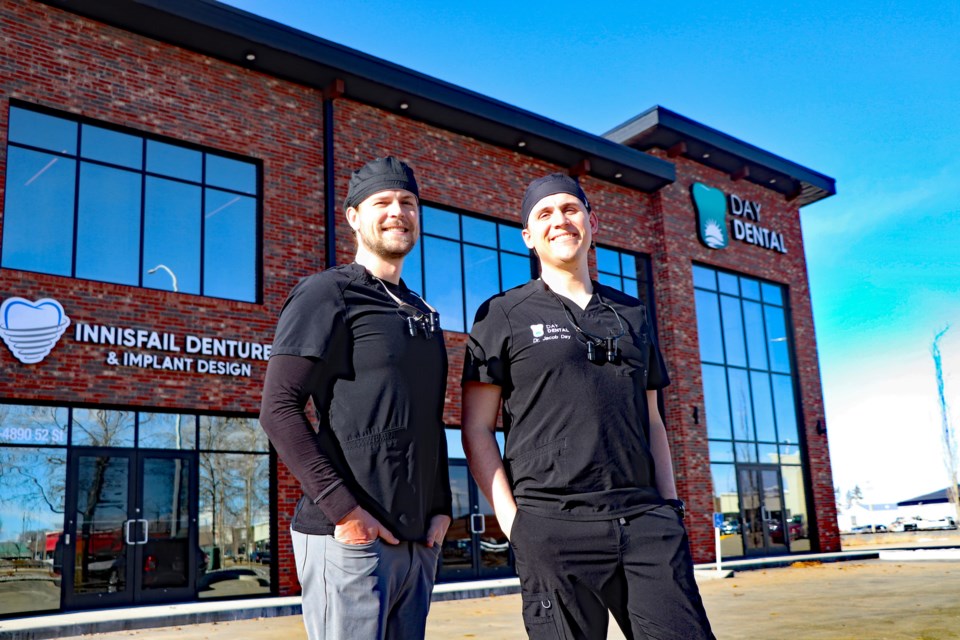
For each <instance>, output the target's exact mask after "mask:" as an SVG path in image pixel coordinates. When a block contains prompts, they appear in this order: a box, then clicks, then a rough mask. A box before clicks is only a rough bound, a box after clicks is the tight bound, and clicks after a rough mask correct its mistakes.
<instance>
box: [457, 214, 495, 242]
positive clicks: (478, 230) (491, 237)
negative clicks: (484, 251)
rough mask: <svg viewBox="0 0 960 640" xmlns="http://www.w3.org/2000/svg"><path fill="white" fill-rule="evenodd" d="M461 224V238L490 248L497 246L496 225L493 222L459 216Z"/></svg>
mask: <svg viewBox="0 0 960 640" xmlns="http://www.w3.org/2000/svg"><path fill="white" fill-rule="evenodd" d="M460 224H461V225H463V239H464V240H466V241H467V242H472V243H474V244H478V245H481V246H484V247H490V248H491V249H493V248H495V247H496V246H497V225H496V223H495V222H490V221H488V220H480V219H479V218H471V217H470V216H460Z"/></svg>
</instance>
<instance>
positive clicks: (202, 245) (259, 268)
mask: <svg viewBox="0 0 960 640" xmlns="http://www.w3.org/2000/svg"><path fill="white" fill-rule="evenodd" d="M14 108H16V109H21V110H24V111H30V112H34V113H39V114H42V115H45V116H49V117H54V118H59V119H61V120H66V121H69V122H73V123H75V124H76V125H77V148H76V153H64V152H57V151H53V150H51V149H46V148H43V147H36V146H33V145H29V144H24V143H21V142H14V141H12V140H10V129H9V122H10V111H11V110H12V109H14ZM7 123H8V127H7V131H6V134H7V135H6V137H7V139H6V149H7V150H8V152H7V154H6V155H7V156H8V162H7V171H6V172H5V174H4V176H3V179H4V181H6V176H7V175H8V174H9V149H10V148H11V147H12V148H17V149H24V150H26V151H32V152H37V153H43V154H47V155H49V156H54V157H58V158H63V159H65V160H70V161H72V162H75V163H76V168H75V177H74V203H73V230H72V232H71V233H72V238H71V242H72V256H71V259H70V274H69V275H64V274H58V273H51V272H47V271H35V270H32V269H22V268H20V267H13V266H7V265H6V264H4V255H3V254H4V246H3V242H2V238H0V268H2V269H10V270H16V271H24V272H27V273H42V274H44V275H52V276H55V277H61V278H71V279H74V280H85V281H89V282H105V283H107V284H111V285H114V286H126V287H135V288H138V289H147V290H154V291H168V292H169V290H167V289H164V288H158V287H150V286H145V285H144V268H145V266H146V265H145V264H144V233H145V227H146V225H145V222H146V212H147V203H146V185H147V179H148V178H159V179H162V180H168V181H171V182H176V183H179V184H185V185H190V186H195V187H197V188H199V190H200V213H201V215H200V227H199V249H198V255H197V261H198V270H199V273H198V288H199V292H198V293H192V292H187V291H177V292H176V293H178V294H180V295H189V296H202V297H206V298H214V299H218V300H230V301H232V302H241V303H248V304H257V305H260V304H263V295H264V294H263V280H264V278H263V207H264V204H263V173H264V172H263V161H262V160H260V159H259V158H253V157H250V156H244V155H240V154H237V153H234V152H232V151H227V150H223V149H217V148H214V147H209V146H204V145H198V144H195V143H191V142H186V141H183V140H178V139H176V138H172V137H169V136H164V135H159V134H155V133H149V132H145V131H141V130H139V129H134V128H131V127H126V126H121V125H117V124H113V123H111V122H107V121H103V120H98V119H95V118H90V117H88V116H84V115H79V114H73V113H69V112H65V111H62V110H59V109H54V108H51V107H48V106H44V105H39V104H35V103H31V102H27V101H23V100H18V99H10V100H9V101H8V104H7ZM85 125H86V126H92V127H97V128H100V129H105V130H109V131H114V132H117V133H121V134H124V135H128V136H134V137H137V138H140V139H141V142H142V144H141V152H142V159H141V167H140V168H139V169H133V168H131V167H129V166H124V165H123V164H115V163H111V162H106V161H103V160H98V159H92V158H87V157H85V156H83V155H82V153H83V149H82V142H83V139H82V136H83V126H85ZM149 141H155V142H159V143H163V144H167V145H171V146H174V147H180V148H183V149H187V150H190V151H194V152H198V153H200V154H202V159H203V161H202V162H201V176H200V181H199V182H196V181H192V180H185V179H183V178H178V177H175V176H171V175H165V174H160V173H156V172H151V171H148V170H147V157H146V154H147V146H148V142H149ZM207 154H211V155H215V156H219V157H223V158H227V159H229V160H235V161H239V162H244V163H247V164H251V165H253V166H254V168H255V171H256V176H255V179H254V183H255V184H254V191H255V192H254V193H247V192H243V191H237V190H235V189H231V188H228V187H222V186H219V185H215V184H208V183H207V181H206V165H207V163H206V161H205V158H206V155H207ZM85 163H86V164H90V165H95V166H99V167H106V168H109V169H114V170H121V171H126V172H130V173H134V174H138V175H139V177H140V211H139V215H140V219H139V225H140V231H139V247H138V249H137V251H138V263H139V272H138V275H137V284H125V283H118V282H111V281H107V280H96V279H92V278H85V277H80V276H77V275H76V274H77V242H78V224H79V209H80V198H79V197H78V195H79V193H80V172H81V167H82V166H83V164H85ZM207 189H213V190H216V191H220V192H225V193H228V194H233V195H236V196H241V197H247V198H253V200H254V202H255V216H256V220H255V222H254V229H253V233H254V246H253V252H254V273H253V277H254V282H253V283H252V284H253V299H252V300H248V299H240V298H227V297H223V296H220V295H211V294H209V293H206V292H205V285H206V282H205V277H204V276H205V269H206V267H205V265H204V262H205V251H206V215H205V205H206V191H207ZM7 191H8V190H6V189H5V197H6V193H7ZM3 215H4V218H6V217H7V215H8V212H7V210H6V204H4V210H3Z"/></svg>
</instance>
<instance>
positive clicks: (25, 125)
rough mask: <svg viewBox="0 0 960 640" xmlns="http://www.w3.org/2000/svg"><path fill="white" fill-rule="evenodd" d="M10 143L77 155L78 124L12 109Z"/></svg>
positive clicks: (42, 114)
mask: <svg viewBox="0 0 960 640" xmlns="http://www.w3.org/2000/svg"><path fill="white" fill-rule="evenodd" d="M9 127H10V128H9V134H8V135H9V137H10V142H19V143H20V144H25V145H29V146H31V147H40V148H41V149H49V150H50V151H58V152H60V153H69V154H72V155H76V153H77V124H76V123H75V122H71V121H69V120H64V119H62V118H57V117H55V116H50V115H47V114H45V113H38V112H36V111H30V110H28V109H21V108H19V107H10V124H9Z"/></svg>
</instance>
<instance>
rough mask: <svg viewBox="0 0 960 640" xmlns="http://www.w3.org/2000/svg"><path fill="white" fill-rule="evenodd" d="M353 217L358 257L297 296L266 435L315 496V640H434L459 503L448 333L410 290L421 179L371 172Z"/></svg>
mask: <svg viewBox="0 0 960 640" xmlns="http://www.w3.org/2000/svg"><path fill="white" fill-rule="evenodd" d="M344 208H345V209H346V217H347V221H348V222H349V223H350V226H351V228H352V229H353V231H354V233H355V235H356V240H357V253H356V259H355V261H354V262H353V263H352V264H348V265H343V266H340V267H334V268H332V269H327V270H326V271H324V272H322V273H319V274H315V275H312V276H310V277H308V278H305V279H303V280H301V281H300V283H299V284H297V285H296V286H295V287H294V289H293V291H292V292H291V293H290V295H289V297H288V298H287V301H286V303H285V304H284V306H283V310H282V311H281V312H280V320H279V323H278V324H277V332H276V337H275V339H274V342H273V350H272V355H271V358H270V362H269V364H268V366H267V375H266V380H265V382H264V389H263V400H262V407H261V413H260V422H261V424H262V425H263V428H264V430H265V431H266V432H267V435H268V436H269V437H270V441H271V442H272V443H273V446H274V447H275V448H276V450H277V453H278V454H279V456H280V458H281V459H282V460H283V461H284V463H285V464H286V465H287V467H288V468H289V469H290V471H291V472H292V473H293V475H294V476H295V477H296V478H297V480H299V481H300V483H301V485H302V486H303V497H301V499H300V501H299V503H298V504H297V507H296V511H295V513H294V514H293V520H292V523H291V536H292V538H293V546H294V555H295V557H296V565H297V575H298V577H299V578H300V584H301V586H302V587H303V619H304V626H305V627H306V629H307V634H308V636H309V637H310V640H336V639H343V638H351V639H357V640H381V639H396V640H399V639H408V638H412V639H416V638H423V636H424V632H425V625H426V617H427V612H428V611H429V608H430V596H431V593H432V591H433V583H434V578H435V576H436V572H437V562H438V560H439V554H440V550H441V547H442V544H443V538H444V535H445V534H446V531H447V527H448V526H449V525H450V509H451V497H450V482H449V475H448V474H449V470H448V467H447V454H446V439H445V436H444V430H443V401H444V394H445V391H446V377H447V355H446V350H445V348H444V343H443V335H442V333H441V331H440V319H439V316H438V315H437V313H436V311H435V310H434V309H433V307H431V306H430V305H429V304H427V303H426V301H425V300H423V299H422V298H421V297H420V296H419V295H417V294H416V293H414V292H413V291H410V290H409V289H408V288H407V287H406V285H405V284H404V283H403V281H402V280H401V279H400V273H401V270H402V268H403V260H404V258H405V257H406V255H407V254H408V253H409V252H410V250H411V249H413V247H414V245H415V244H416V242H417V239H418V238H419V234H420V200H419V190H418V187H417V181H416V178H415V177H414V174H413V171H412V170H411V169H410V168H409V167H408V166H407V165H406V164H404V163H403V162H400V161H399V160H397V159H396V158H392V157H388V158H379V159H377V160H374V161H372V162H369V163H367V164H366V165H364V166H363V167H361V168H360V169H358V170H357V171H355V172H354V173H353V175H352V177H351V178H350V185H349V190H348V193H347V199H346V201H345V203H344ZM311 399H312V400H313V404H314V406H315V407H316V410H317V419H318V422H319V428H318V430H316V431H315V430H314V429H313V428H312V427H311V425H310V422H309V421H308V419H307V416H306V414H305V406H306V404H307V401H308V400H311Z"/></svg>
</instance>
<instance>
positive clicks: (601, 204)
mask: <svg viewBox="0 0 960 640" xmlns="http://www.w3.org/2000/svg"><path fill="white" fill-rule="evenodd" d="M0 51H2V54H0V55H2V57H3V69H4V74H3V76H2V77H0V185H2V188H3V194H2V198H0V202H2V209H0V233H2V243H0V305H2V306H0V337H2V339H3V341H4V343H5V345H6V346H5V347H3V348H2V350H0V594H2V597H0V615H4V616H23V615H26V614H28V613H37V612H52V611H59V610H66V609H85V608H95V607H106V606H119V605H131V604H134V605H135V604H140V603H150V602H163V601H170V600H178V601H184V600H193V599H206V598H228V597H237V596H247V597H249V596H251V595H256V594H263V595H271V594H273V595H282V594H290V593H296V592H297V589H298V587H297V584H296V578H295V572H294V567H293V558H292V553H291V550H290V545H289V535H288V533H287V530H288V525H289V518H290V515H291V512H292V510H293V506H294V504H295V502H296V500H297V498H298V496H299V486H298V484H297V482H296V481H295V480H294V479H293V478H292V477H291V475H290V474H289V472H288V471H287V470H286V468H285V467H284V466H283V464H282V463H280V462H279V461H278V460H277V459H276V456H275V454H274V453H273V452H272V451H271V450H270V447H269V444H268V443H267V441H266V439H265V438H264V436H263V434H262V432H261V431H260V429H259V426H258V424H257V420H256V416H257V414H258V411H259V400H260V397H259V396H260V388H261V384H262V379H263V374H264V370H265V367H266V360H267V359H268V358H269V352H270V341H271V338H272V333H273V328H274V325H275V322H276V317H277V313H278V311H279V309H280V307H281V305H282V303H283V300H284V298H285V296H286V293H287V292H288V291H289V289H290V288H291V287H292V286H293V284H294V283H296V282H297V280H298V279H299V278H301V277H303V276H305V275H307V274H310V273H313V272H316V271H318V270H321V269H324V268H326V267H329V266H331V265H334V264H339V263H343V262H347V261H349V260H350V259H351V256H352V254H353V238H352V234H351V233H350V230H349V227H348V225H347V224H346V221H345V220H344V219H343V215H342V211H341V210H340V203H341V202H342V201H343V198H344V196H345V194H346V186H347V178H348V176H349V173H350V171H351V170H353V169H354V168H356V167H358V166H359V165H361V164H362V163H363V162H365V161H367V160H369V159H371V158H374V157H377V156H383V155H387V154H394V155H397V156H399V157H401V158H403V159H404V160H406V161H407V162H409V163H410V164H411V165H412V166H413V167H414V168H415V169H416V171H417V175H418V178H419V180H420V186H421V194H422V198H423V204H424V209H423V220H422V227H423V239H422V242H421V243H420V244H419V245H418V248H417V250H416V251H415V253H414V254H412V255H411V256H410V259H409V261H408V264H407V266H406V268H405V271H404V278H405V280H406V282H407V283H408V285H409V286H410V287H411V288H413V289H415V290H420V291H421V292H422V293H423V294H424V296H425V297H426V298H427V299H428V300H430V301H431V303H432V304H433V305H435V306H436V307H437V308H438V309H439V311H440V314H441V318H442V325H443V328H444V329H445V331H446V336H447V345H448V351H449V356H450V363H451V369H450V377H449V380H448V392H447V407H446V415H445V420H446V423H447V424H448V426H449V438H448V440H449V443H450V449H451V461H450V465H451V482H452V485H453V489H454V496H455V499H454V508H455V514H454V515H455V521H454V525H453V526H452V527H451V530H450V534H449V536H448V540H447V543H446V544H445V547H444V555H443V569H442V574H441V579H443V580H460V579H468V578H469V579H476V578H483V577H492V576H502V575H509V574H510V573H511V572H512V567H511V558H510V552H509V547H508V545H507V543H506V539H505V537H504V536H503V534H502V532H500V531H499V529H498V527H497V525H496V521H495V519H494V518H493V517H492V516H491V514H490V508H489V506H488V505H487V504H486V503H485V502H484V500H483V497H482V496H480V495H479V493H478V492H477V489H476V487H475V485H474V484H473V482H472V480H471V478H470V477H469V474H468V472H467V469H466V466H465V461H464V460H463V456H462V450H461V449H460V447H459V444H458V443H459V431H458V426H459V423H460V407H459V375H460V367H461V366H462V361H463V345H464V342H465V339H466V333H465V332H466V331H468V330H469V327H470V325H471V321H472V315H473V312H474V311H475V310H476V308H477V306H478V305H479V304H480V302H481V301H482V300H484V299H485V298H486V297H488V296H489V295H491V294H493V293H496V292H498V291H501V290H504V289H506V288H509V287H512V286H514V285H516V284H519V283H522V282H524V281H526V280H527V279H528V278H530V277H531V276H535V268H536V263H535V262H534V261H533V260H532V259H531V256H530V254H529V253H528V251H527V249H526V247H525V246H524V245H523V243H522V242H521V239H520V233H519V224H518V216H517V212H518V211H519V206H520V198H521V196H522V193H523V190H524V187H525V185H526V184H527V183H528V182H529V181H530V180H531V179H532V178H534V177H538V176H540V175H543V174H545V173H548V172H552V171H566V172H569V173H571V174H573V175H576V176H578V177H579V178H580V180H581V182H582V184H583V185H584V188H585V190H586V192H587V193H588V194H589V195H590V197H591V200H592V205H593V207H594V209H595V210H596V211H597V212H598V213H599V215H600V218H601V227H602V228H601V231H600V234H599V236H598V238H597V244H598V246H597V250H596V254H595V268H596V277H597V279H598V280H600V281H601V282H604V283H607V284H610V285H612V286H615V287H618V288H621V289H623V290H625V291H628V292H630V293H633V294H635V295H637V296H639V297H640V298H642V299H643V300H645V301H646V303H647V304H648V307H649V308H650V310H651V311H652V313H651V315H652V317H653V318H654V320H655V325H656V330H657V332H658V336H659V340H660V345H661V348H662V350H663V353H664V356H665V359H666V362H667V364H668V367H669V368H670V371H671V372H672V378H673V383H672V384H671V385H670V386H669V387H668V388H667V389H666V390H665V391H664V393H663V397H662V404H663V408H664V415H665V418H666V422H667V429H668V432H669V437H670V443H671V446H672V449H673V454H674V459H675V466H676V469H675V472H676V476H677V482H678V486H679V490H680V494H681V496H682V497H683V498H684V499H685V500H686V501H687V504H688V509H689V514H690V515H689V519H688V528H689V532H690V539H691V544H692V546H693V552H694V556H695V558H696V560H698V561H701V562H703V561H709V560H712V559H713V558H714V553H715V552H714V524H715V523H716V524H718V525H719V526H720V528H721V530H722V532H723V537H722V540H723V543H722V544H723V555H724V557H743V556H753V555H769V554H776V553H798V552H804V551H835V550H838V549H839V534H838V531H837V519H836V513H835V501H834V493H833V483H832V477H831V472H830V461H829V455H828V449H827V438H826V427H825V421H824V416H823V404H822V398H821V388H820V375H819V369H818V364H817V350H816V342H815V338H814V330H813V318H812V312H811V305H810V294H809V289H808V283H807V275H806V273H807V272H806V265H805V262H804V253H803V240H802V236H801V231H800V220H799V210H800V208H801V207H803V206H804V205H806V204H809V203H812V202H815V201H817V200H820V199H822V198H825V197H828V196H830V195H832V194H833V193H834V181H833V180H832V179H831V178H828V177H826V176H824V175H821V174H819V173H817V172H815V171H811V170H809V169H806V168H804V167H802V166H799V165H797V164H795V163H793V162H790V161H788V160H785V159H783V158H780V157H778V156H776V155H774V154H773V153H770V152H768V151H764V150H762V149H758V148H756V147H754V146H751V145H749V144H747V143H745V142H742V141H740V140H737V139H735V138H732V137H730V136H728V135H725V134H723V133H721V132H719V131H716V130H714V129H711V128H709V127H707V126H705V125H703V124H700V123H697V122H694V121H692V120H689V119H687V118H685V117H683V116H681V115H678V114H676V113H673V112H671V111H669V110H667V109H664V108H660V107H655V108H653V109H650V110H648V111H646V112H644V113H643V114H641V115H640V116H638V117H637V118H635V119H633V120H631V121H629V122H627V123H625V124H623V125H622V126H620V127H617V128H616V129H614V130H613V131H610V132H609V133H607V134H606V135H604V136H596V135H592V134H589V133H585V132H582V131H579V130H576V129H573V128H571V127H568V126H565V125H562V124H558V123H556V122H554V121H551V120H549V119H547V118H544V117H541V116H538V115H536V114H533V113H530V112H527V111H523V110H521V109H517V108H515V107H512V106H509V105H506V104H504V103H501V102H498V101H496V100H493V99H490V98H488V97H485V96H482V95H479V94H476V93H473V92H471V91H468V90H466V89H464V88H461V87H458V86H455V85H452V84H449V83H445V82H441V81H439V80H436V79H433V78H430V77H427V76H424V75H422V74H419V73H417V72H415V71H411V70H409V69H406V68H402V67H399V66H397V65H394V64H391V63H389V62H386V61H384V60H380V59H376V58H373V57H371V56H368V55H365V54H362V53H359V52H357V51H354V50H351V49H348V48H346V47H342V46H339V45H336V44H334V43H331V42H328V41H325V40H323V39H320V38H316V37H313V36H310V35H308V34H305V33H302V32H299V31H296V30H294V29H291V28H289V27H287V26H284V25H280V24H277V23H274V22H271V21H268V20H264V19H262V18H259V17H256V16H253V15H251V14H248V13H245V12H242V11H239V10H236V9H233V8H231V7H228V6H225V5H222V4H218V3H215V2H210V1H208V0H113V1H109V2H105V1H103V0H69V1H67V0H43V1H39V0H0ZM715 514H719V515H718V516H716V517H715Z"/></svg>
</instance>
